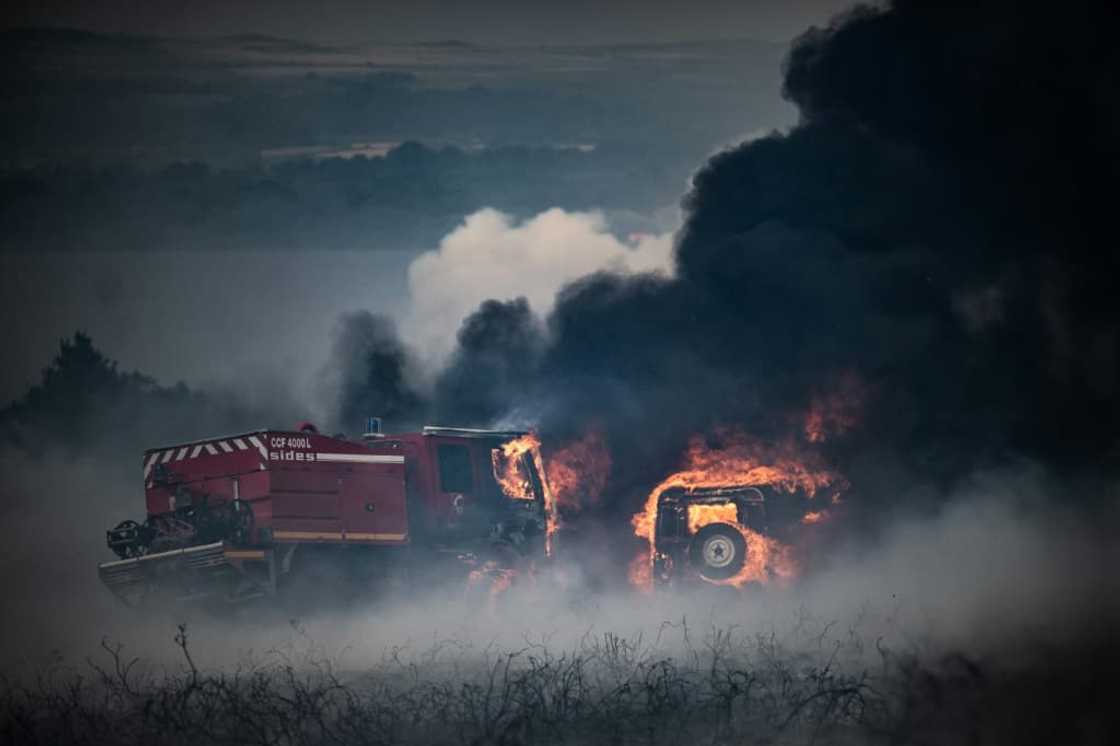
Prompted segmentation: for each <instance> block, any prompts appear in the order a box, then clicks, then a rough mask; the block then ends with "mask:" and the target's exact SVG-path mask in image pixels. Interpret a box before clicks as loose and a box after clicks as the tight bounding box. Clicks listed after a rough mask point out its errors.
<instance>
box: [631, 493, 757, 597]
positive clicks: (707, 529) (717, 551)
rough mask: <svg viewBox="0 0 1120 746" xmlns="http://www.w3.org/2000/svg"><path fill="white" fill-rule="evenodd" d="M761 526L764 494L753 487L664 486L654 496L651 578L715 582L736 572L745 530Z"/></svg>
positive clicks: (746, 548) (742, 561) (746, 546)
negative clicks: (693, 577)
mask: <svg viewBox="0 0 1120 746" xmlns="http://www.w3.org/2000/svg"><path fill="white" fill-rule="evenodd" d="M765 530H766V498H765V496H764V495H763V493H762V491H761V490H760V489H758V488H757V487H734V486H730V487H706V488H699V489H696V490H694V491H689V490H687V489H685V488H683V487H674V488H671V489H668V490H666V491H665V492H663V493H662V494H661V496H660V497H659V498H658V506H657V523H656V526H655V534H654V545H653V580H654V582H656V583H658V584H669V583H671V582H673V580H674V579H676V578H678V577H682V576H684V575H687V574H694V575H699V576H700V577H701V578H702V579H704V580H707V581H709V582H714V583H721V582H724V581H727V580H729V579H733V578H735V577H736V576H738V575H739V574H740V573H741V572H742V571H743V569H744V568H745V567H746V565H747V557H748V553H749V552H751V550H752V549H753V547H751V546H750V545H751V544H753V543H754V542H753V540H752V537H751V535H750V533H748V532H751V533H754V534H755V535H759V536H761V535H762V534H763V532H764V531H765Z"/></svg>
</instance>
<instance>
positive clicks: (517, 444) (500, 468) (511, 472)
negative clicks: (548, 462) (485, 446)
mask: <svg viewBox="0 0 1120 746" xmlns="http://www.w3.org/2000/svg"><path fill="white" fill-rule="evenodd" d="M539 447H540V441H539V440H538V439H537V436H536V435H534V434H533V433H528V434H526V435H522V436H521V437H520V438H514V439H513V440H511V441H508V442H506V443H503V444H502V445H501V446H500V447H498V448H495V449H494V450H492V451H490V459H491V461H492V462H493V464H494V478H495V479H497V480H498V486H500V487H501V488H502V492H503V493H505V495H506V497H511V498H513V499H514V500H535V499H536V497H537V496H536V494H535V493H534V492H533V482H532V479H531V478H530V475H529V471H528V469H527V467H526V462H525V456H526V455H527V454H529V455H531V454H534V453H535V451H536V449H538V448H539ZM537 473H538V474H541V473H542V472H541V471H540V470H538V471H537Z"/></svg>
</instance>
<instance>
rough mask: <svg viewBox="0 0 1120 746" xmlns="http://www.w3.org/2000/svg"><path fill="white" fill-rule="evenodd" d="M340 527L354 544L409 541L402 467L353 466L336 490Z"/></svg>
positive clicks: (396, 465) (383, 465) (389, 465)
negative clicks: (337, 493)
mask: <svg viewBox="0 0 1120 746" xmlns="http://www.w3.org/2000/svg"><path fill="white" fill-rule="evenodd" d="M339 490H340V497H341V502H342V527H343V530H344V531H345V532H346V540H347V541H354V542H378V543H381V542H390V543H392V542H403V541H406V540H407V538H408V516H407V512H406V509H405V483H404V464H403V463H400V464H355V465H354V467H353V470H352V471H350V472H348V473H347V474H346V475H344V476H343V478H342V480H341V484H340V486H339Z"/></svg>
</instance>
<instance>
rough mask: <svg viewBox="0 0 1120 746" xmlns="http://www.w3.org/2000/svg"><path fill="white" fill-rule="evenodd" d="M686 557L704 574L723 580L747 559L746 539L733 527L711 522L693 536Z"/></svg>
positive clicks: (735, 571) (740, 567) (741, 567)
mask: <svg viewBox="0 0 1120 746" xmlns="http://www.w3.org/2000/svg"><path fill="white" fill-rule="evenodd" d="M689 559H691V560H692V566H693V567H695V568H696V571H697V572H699V573H700V575H702V576H703V577H705V578H708V579H709V580H725V579H727V578H730V577H734V576H735V574H736V573H738V572H739V571H740V570H742V569H743V563H744V562H746V561H747V542H746V541H745V540H744V539H743V535H742V534H741V533H739V530H738V529H736V528H735V527H734V526H732V525H730V524H727V523H710V524H708V525H707V526H704V527H703V528H702V529H700V530H699V531H697V532H696V535H695V536H694V537H692V545H691V546H690V547H689Z"/></svg>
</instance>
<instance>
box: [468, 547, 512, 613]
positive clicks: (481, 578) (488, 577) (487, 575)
mask: <svg viewBox="0 0 1120 746" xmlns="http://www.w3.org/2000/svg"><path fill="white" fill-rule="evenodd" d="M517 574H518V573H517V571H516V570H514V569H512V568H508V567H499V565H498V563H497V562H495V561H493V560H489V561H487V562H485V563H483V565H482V566H481V567H478V568H476V569H474V570H471V572H470V574H469V575H468V576H467V592H468V593H470V592H471V590H472V589H474V588H482V587H486V586H488V587H487V590H486V606H487V608H488V610H489V611H490V612H493V611H494V610H495V605H496V603H497V601H498V598H499V597H500V596H501V595H502V594H503V593H505V592H506V591H507V590H509V588H510V587H511V586H512V585H513V580H514V578H515V577H516V576H517Z"/></svg>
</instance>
